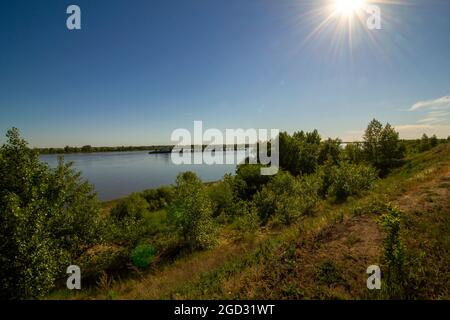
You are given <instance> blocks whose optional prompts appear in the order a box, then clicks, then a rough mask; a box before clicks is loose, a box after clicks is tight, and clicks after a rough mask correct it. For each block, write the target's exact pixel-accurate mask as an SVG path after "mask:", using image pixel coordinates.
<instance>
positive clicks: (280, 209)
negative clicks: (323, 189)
mask: <svg viewBox="0 0 450 320" xmlns="http://www.w3.org/2000/svg"><path fill="white" fill-rule="evenodd" d="M319 186H320V184H319V180H318V179H317V178H316V177H314V176H305V177H302V178H296V177H293V176H292V175H291V174H289V173H288V172H284V171H280V172H279V173H278V174H277V175H275V176H274V177H273V178H272V180H271V182H270V183H268V184H267V185H266V186H264V187H263V189H262V190H261V191H260V192H258V193H257V194H256V195H255V197H254V203H255V205H256V207H257V209H258V212H259V216H260V218H261V220H262V221H263V222H264V223H266V222H268V220H269V219H271V218H273V217H276V218H277V219H279V220H281V221H282V222H283V223H285V224H291V223H293V222H295V221H296V220H298V218H299V217H300V216H301V215H303V214H307V213H310V212H311V211H313V209H314V208H315V206H316V203H317V201H318V200H319V199H318V190H319Z"/></svg>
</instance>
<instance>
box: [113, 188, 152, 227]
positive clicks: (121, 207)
mask: <svg viewBox="0 0 450 320" xmlns="http://www.w3.org/2000/svg"><path fill="white" fill-rule="evenodd" d="M148 209H149V205H148V203H147V201H146V200H145V198H144V197H142V196H141V195H140V194H139V193H132V194H131V195H130V196H128V197H126V198H124V199H122V200H120V201H119V202H118V203H117V205H116V206H115V207H114V208H112V209H111V213H110V215H111V218H113V219H115V220H117V221H123V220H128V219H137V220H140V219H142V217H143V216H144V214H145V213H146V212H148Z"/></svg>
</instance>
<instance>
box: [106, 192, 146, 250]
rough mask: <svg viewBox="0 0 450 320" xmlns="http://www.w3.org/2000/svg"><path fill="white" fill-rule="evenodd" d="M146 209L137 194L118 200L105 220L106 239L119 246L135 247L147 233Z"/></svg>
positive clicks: (143, 200) (141, 198) (142, 200)
mask: <svg viewBox="0 0 450 320" xmlns="http://www.w3.org/2000/svg"><path fill="white" fill-rule="evenodd" d="M148 208H149V205H148V203H147V201H146V200H145V199H144V198H143V197H142V196H141V195H140V194H138V193H133V194H131V195H130V196H128V197H126V198H124V199H122V200H120V201H119V203H117V205H116V206H115V207H113V208H112V209H111V213H110V215H109V216H108V218H107V219H106V220H107V221H106V224H105V237H106V239H107V240H108V241H110V242H112V243H116V244H119V245H124V246H132V247H133V246H135V245H136V244H137V243H138V242H139V241H140V240H141V239H142V237H143V236H144V235H145V234H146V233H147V232H148V228H147V226H146V225H145V223H144V216H145V215H147V214H149V211H148Z"/></svg>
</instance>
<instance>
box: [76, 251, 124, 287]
mask: <svg viewBox="0 0 450 320" xmlns="http://www.w3.org/2000/svg"><path fill="white" fill-rule="evenodd" d="M129 261H130V251H129V249H127V248H125V247H121V246H116V245H111V244H109V245H95V246H93V247H91V248H89V249H88V250H86V251H85V252H84V253H83V254H82V255H81V257H80V259H79V260H78V261H77V263H78V264H79V266H80V268H81V270H82V273H83V274H82V276H83V283H87V284H88V285H89V284H95V283H96V282H97V281H98V280H99V278H101V276H102V275H104V274H119V273H121V272H123V271H124V270H127V269H128V263H129Z"/></svg>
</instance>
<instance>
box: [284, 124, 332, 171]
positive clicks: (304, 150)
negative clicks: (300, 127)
mask: <svg viewBox="0 0 450 320" xmlns="http://www.w3.org/2000/svg"><path fill="white" fill-rule="evenodd" d="M279 145H280V167H281V168H283V169H285V170H287V171H289V172H290V173H291V174H292V175H295V176H297V175H300V174H309V173H313V172H314V171H315V169H316V166H317V164H318V161H319V156H320V152H321V145H320V135H319V134H318V132H317V130H314V131H313V132H308V133H304V132H303V131H300V132H296V133H294V134H293V135H292V136H290V135H289V134H287V133H286V132H282V133H280V136H279ZM332 145H333V143H329V147H331V146H332ZM329 147H327V148H325V149H322V157H328V155H329V154H328V152H331V151H330V150H333V149H332V148H329ZM330 156H332V153H330Z"/></svg>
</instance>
